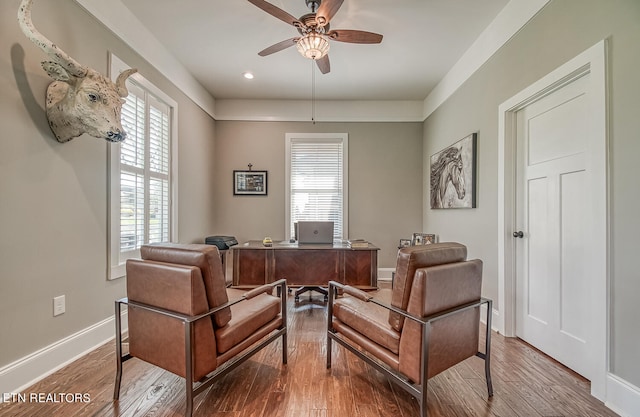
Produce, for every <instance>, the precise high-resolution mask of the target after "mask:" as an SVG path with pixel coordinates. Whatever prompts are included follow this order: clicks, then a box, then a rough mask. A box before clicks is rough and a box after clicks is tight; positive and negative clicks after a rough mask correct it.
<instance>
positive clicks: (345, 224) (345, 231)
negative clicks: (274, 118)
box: [284, 133, 349, 240]
mask: <svg viewBox="0 0 640 417" xmlns="http://www.w3.org/2000/svg"><path fill="white" fill-rule="evenodd" d="M296 139H303V140H308V141H313V140H314V139H317V140H319V141H323V140H331V139H333V140H336V139H337V140H340V141H341V142H342V158H343V165H342V179H343V184H342V198H343V200H342V239H346V238H347V236H348V235H349V134H348V133H286V134H285V152H286V156H285V160H286V167H285V182H286V187H285V226H284V228H285V230H284V236H285V239H286V240H289V239H291V237H292V236H291V227H290V224H291V142H292V141H293V140H296Z"/></svg>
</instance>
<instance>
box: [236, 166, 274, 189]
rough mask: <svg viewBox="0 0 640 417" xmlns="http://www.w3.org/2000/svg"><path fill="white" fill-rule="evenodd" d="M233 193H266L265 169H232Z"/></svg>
mask: <svg viewBox="0 0 640 417" xmlns="http://www.w3.org/2000/svg"><path fill="white" fill-rule="evenodd" d="M233 195H267V171H246V170H234V171H233Z"/></svg>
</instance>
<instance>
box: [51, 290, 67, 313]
mask: <svg viewBox="0 0 640 417" xmlns="http://www.w3.org/2000/svg"><path fill="white" fill-rule="evenodd" d="M64 311H65V299H64V295H61V296H59V297H54V298H53V317H55V316H59V315H61V314H64Z"/></svg>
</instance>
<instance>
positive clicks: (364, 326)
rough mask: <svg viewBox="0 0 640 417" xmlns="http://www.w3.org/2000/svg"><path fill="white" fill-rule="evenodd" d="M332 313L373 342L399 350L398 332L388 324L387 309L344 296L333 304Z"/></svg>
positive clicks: (392, 349)
mask: <svg viewBox="0 0 640 417" xmlns="http://www.w3.org/2000/svg"><path fill="white" fill-rule="evenodd" d="M333 315H334V317H335V318H336V319H338V320H340V322H342V323H344V324H345V325H347V326H349V327H351V328H352V329H353V330H355V331H356V332H358V333H361V334H362V335H365V336H366V337H368V338H369V339H370V340H371V341H373V342H374V343H376V344H378V345H380V346H382V347H384V348H385V349H387V350H389V351H391V352H392V353H394V354H395V355H397V354H398V352H399V346H400V333H398V332H397V331H395V330H394V329H393V327H391V325H390V324H389V321H388V318H389V311H388V310H387V309H384V308H382V307H380V306H379V305H376V304H374V303H371V302H369V303H367V302H364V301H361V300H358V299H357V298H354V297H350V296H344V297H342V298H340V299H338V300H336V301H335V303H334V304H333Z"/></svg>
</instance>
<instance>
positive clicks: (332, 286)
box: [327, 281, 493, 417]
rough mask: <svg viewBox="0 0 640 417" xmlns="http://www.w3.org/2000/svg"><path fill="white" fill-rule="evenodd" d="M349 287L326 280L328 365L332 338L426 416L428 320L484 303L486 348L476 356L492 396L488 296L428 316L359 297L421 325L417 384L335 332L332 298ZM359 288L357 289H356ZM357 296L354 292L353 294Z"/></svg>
mask: <svg viewBox="0 0 640 417" xmlns="http://www.w3.org/2000/svg"><path fill="white" fill-rule="evenodd" d="M351 288H352V287H349V286H346V285H343V284H340V283H338V282H335V281H330V282H329V302H328V310H327V313H328V314H327V315H328V320H327V369H330V368H331V341H332V340H335V341H336V342H337V343H338V344H340V345H342V346H344V347H345V348H346V349H348V350H349V351H350V352H352V353H353V354H355V355H356V356H357V357H359V358H360V359H362V360H363V361H365V362H366V363H368V364H369V365H371V366H373V367H374V368H375V369H377V370H378V371H380V372H382V373H383V374H385V375H386V376H388V377H389V378H390V379H391V380H392V381H394V382H395V383H396V384H398V385H399V386H400V387H401V388H402V389H404V390H405V391H407V392H408V393H409V394H411V395H413V396H414V397H415V398H416V399H417V400H418V403H419V404H420V416H421V417H426V416H427V372H428V369H429V367H428V364H429V354H428V353H429V335H430V331H431V324H432V323H433V322H435V321H437V320H440V319H443V318H446V317H449V316H451V315H454V314H457V313H460V312H463V311H466V310H469V309H471V308H476V307H480V306H481V305H483V304H486V306H487V318H486V320H487V325H486V331H485V347H484V348H485V351H484V352H477V353H476V356H477V357H479V358H481V359H483V360H484V372H485V378H486V381H487V391H488V393H489V397H491V396H493V384H492V383H491V369H490V359H491V313H492V308H493V301H492V300H490V299H488V298H484V297H482V298H480V300H478V301H475V302H472V303H467V304H463V305H461V306H458V307H455V308H452V309H449V310H445V311H441V312H439V313H436V314H432V315H430V316H426V317H423V318H420V317H416V316H413V315H411V314H409V313H407V312H406V311H404V310H402V309H399V308H396V307H394V306H392V305H389V304H386V303H383V302H381V301H379V300H376V299H375V298H374V297H372V296H368V297H366V298H365V299H363V298H361V297H358V298H360V299H361V300H362V301H363V302H371V303H374V304H377V305H379V306H380V307H383V308H385V309H387V310H391V311H394V312H396V313H398V314H400V315H402V316H403V317H405V318H406V319H409V320H413V321H415V322H418V323H420V325H421V327H422V351H421V360H420V363H421V366H420V383H419V384H416V383H414V382H412V381H410V380H409V379H408V378H406V377H404V376H403V375H402V374H401V373H400V372H397V371H395V370H393V369H391V368H389V367H388V366H387V365H385V364H383V363H382V362H381V361H380V360H378V359H377V358H375V357H372V356H371V355H368V354H366V353H365V352H363V351H362V350H359V349H358V348H357V347H355V346H354V345H353V344H352V343H351V342H349V341H347V340H345V339H344V338H343V337H341V336H339V335H338V333H337V332H336V331H335V330H334V329H333V326H332V317H333V299H334V297H335V295H336V294H337V293H338V291H339V290H341V291H343V292H345V293H347V294H348V293H349V292H350V289H351ZM355 290H356V291H358V290H357V289H355ZM356 296H357V295H356Z"/></svg>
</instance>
